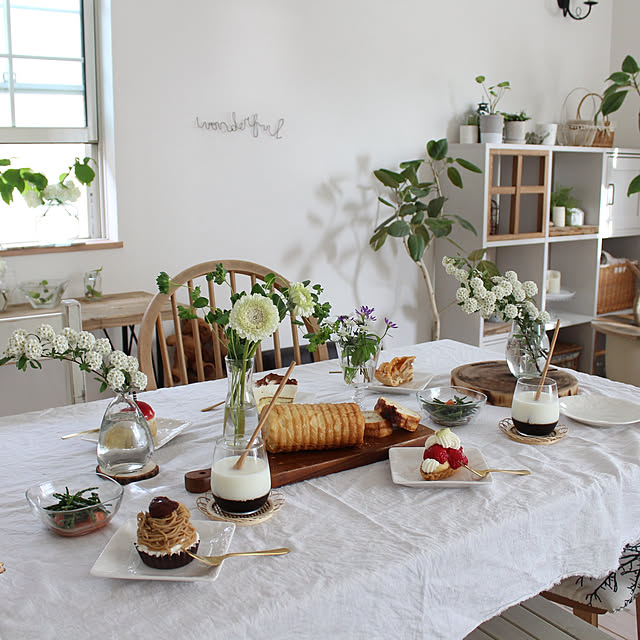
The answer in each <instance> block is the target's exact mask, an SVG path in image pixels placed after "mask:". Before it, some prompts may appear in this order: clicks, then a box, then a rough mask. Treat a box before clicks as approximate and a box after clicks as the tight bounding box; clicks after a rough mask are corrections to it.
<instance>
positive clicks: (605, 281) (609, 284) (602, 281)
mask: <svg viewBox="0 0 640 640" xmlns="http://www.w3.org/2000/svg"><path fill="white" fill-rule="evenodd" d="M634 264H635V263H634ZM635 289H636V279H635V276H634V275H633V271H632V270H631V268H630V267H629V266H628V265H626V264H608V265H603V266H601V267H600V275H599V277H598V305H597V307H596V313H598V314H601V313H611V312H612V311H620V310H621V309H629V308H631V307H632V306H633V298H634V294H635Z"/></svg>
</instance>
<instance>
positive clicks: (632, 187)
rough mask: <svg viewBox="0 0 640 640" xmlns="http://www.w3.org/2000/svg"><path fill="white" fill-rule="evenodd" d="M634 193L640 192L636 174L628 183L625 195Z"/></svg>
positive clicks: (639, 182) (639, 179) (639, 176)
mask: <svg viewBox="0 0 640 640" xmlns="http://www.w3.org/2000/svg"><path fill="white" fill-rule="evenodd" d="M634 193H640V175H638V176H636V177H635V178H634V179H633V180H632V181H631V182H630V183H629V188H628V189H627V196H631V195H633V194H634Z"/></svg>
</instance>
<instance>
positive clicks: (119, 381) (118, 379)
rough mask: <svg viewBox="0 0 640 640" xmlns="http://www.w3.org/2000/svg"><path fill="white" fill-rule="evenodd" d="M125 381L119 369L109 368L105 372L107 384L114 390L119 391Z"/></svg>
mask: <svg viewBox="0 0 640 640" xmlns="http://www.w3.org/2000/svg"><path fill="white" fill-rule="evenodd" d="M125 381H126V379H125V377H124V373H123V372H122V371H120V369H111V371H109V373H107V384H108V385H109V386H110V387H111V388H112V389H113V390H114V391H120V389H122V387H123V386H124V383H125Z"/></svg>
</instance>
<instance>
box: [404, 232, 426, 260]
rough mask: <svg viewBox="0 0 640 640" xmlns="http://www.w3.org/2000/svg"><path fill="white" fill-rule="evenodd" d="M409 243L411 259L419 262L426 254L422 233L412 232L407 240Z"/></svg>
mask: <svg viewBox="0 0 640 640" xmlns="http://www.w3.org/2000/svg"><path fill="white" fill-rule="evenodd" d="M407 245H408V247H409V254H410V255H411V259H412V260H413V261H414V262H418V261H419V260H420V259H421V258H422V255H423V254H424V249H425V245H424V238H423V237H422V236H421V235H420V234H417V233H412V234H411V235H410V236H409V239H408V240H407Z"/></svg>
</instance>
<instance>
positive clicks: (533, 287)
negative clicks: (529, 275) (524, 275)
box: [522, 280, 538, 298]
mask: <svg viewBox="0 0 640 640" xmlns="http://www.w3.org/2000/svg"><path fill="white" fill-rule="evenodd" d="M522 288H523V289H524V292H525V293H526V294H527V298H533V296H535V295H536V293H538V285H537V284H536V283H535V282H534V281H533V280H527V281H526V282H523V283H522Z"/></svg>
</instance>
